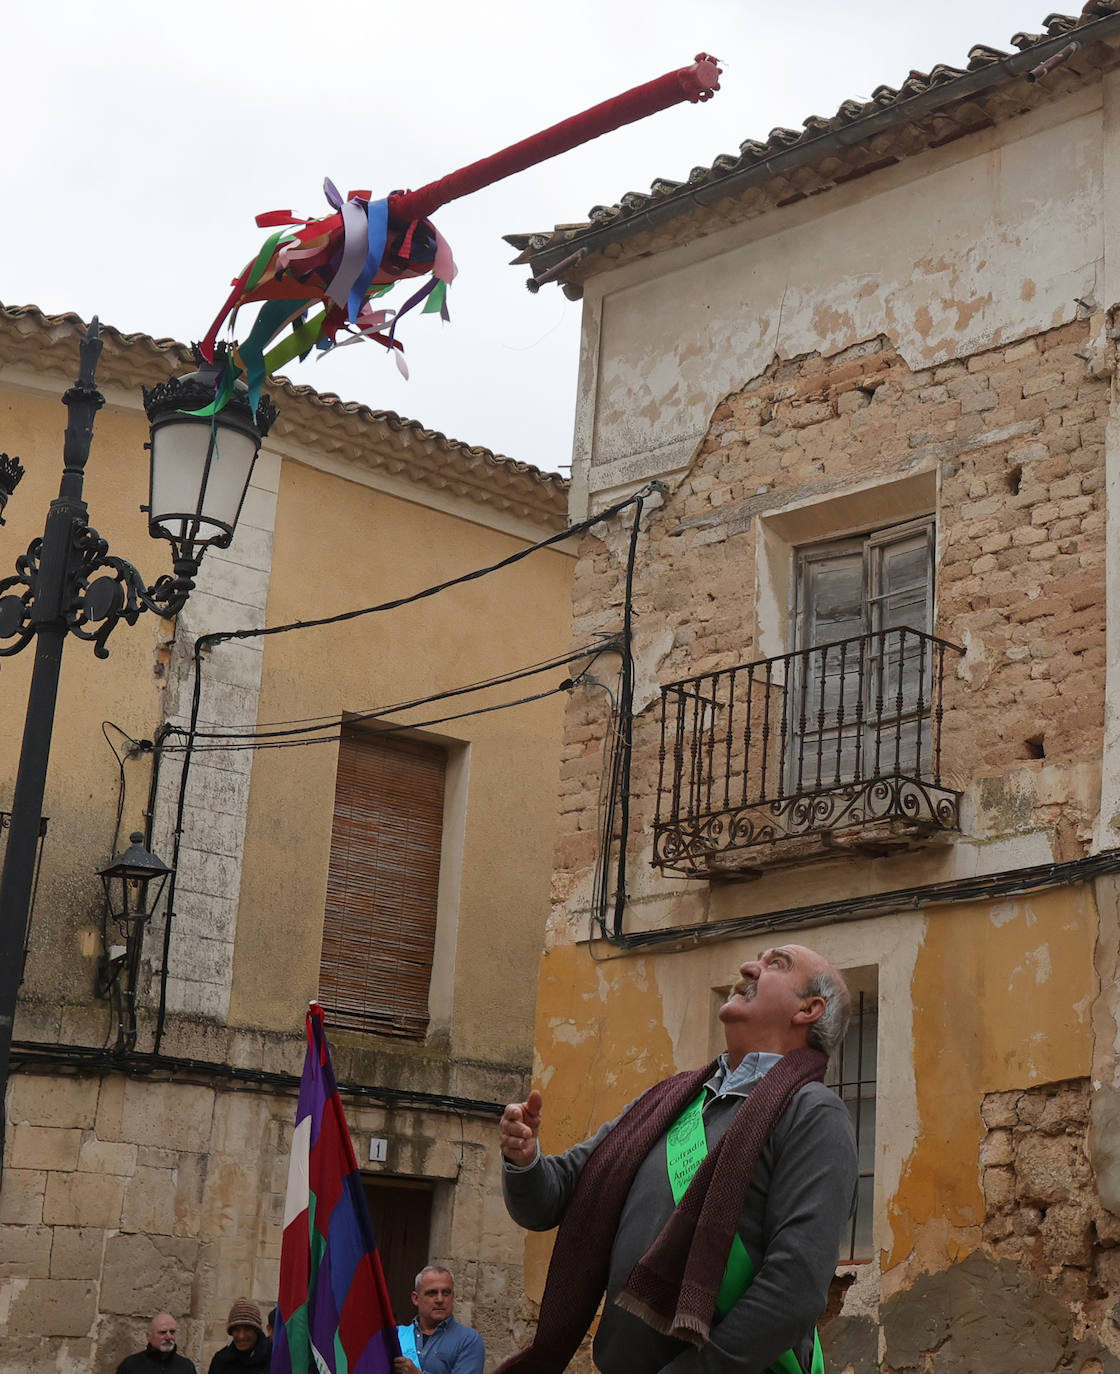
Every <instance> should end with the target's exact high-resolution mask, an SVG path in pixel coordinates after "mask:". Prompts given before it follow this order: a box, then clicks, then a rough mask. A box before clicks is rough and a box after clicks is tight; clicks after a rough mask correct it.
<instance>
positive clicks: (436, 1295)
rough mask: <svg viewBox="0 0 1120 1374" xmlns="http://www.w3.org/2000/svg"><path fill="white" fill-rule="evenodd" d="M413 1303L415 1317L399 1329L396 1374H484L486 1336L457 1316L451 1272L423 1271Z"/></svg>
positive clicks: (419, 1277) (417, 1282) (436, 1268)
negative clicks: (455, 1315)
mask: <svg viewBox="0 0 1120 1374" xmlns="http://www.w3.org/2000/svg"><path fill="white" fill-rule="evenodd" d="M412 1304H413V1306H414V1307H415V1308H416V1316H415V1318H414V1319H413V1321H411V1322H410V1323H409V1325H408V1326H399V1327H398V1328H397V1335H398V1337H399V1338H400V1343H401V1351H402V1354H401V1356H400V1358H399V1359H396V1360H394V1361H393V1374H482V1365H483V1362H484V1360H485V1358H486V1352H485V1350H484V1349H483V1345H482V1337H481V1336H480V1335H479V1334H478V1332H477V1331H475V1330H473V1329H472V1328H471V1327H469V1326H463V1324H462V1323H461V1322H457V1321H456V1320H455V1318H454V1316H453V1313H454V1310H455V1280H454V1278H453V1277H452V1275H451V1271H450V1270H449V1269H441V1268H438V1267H437V1266H433V1265H429V1266H428V1267H427V1268H426V1269H421V1270H420V1272H419V1274H417V1275H416V1287H415V1289H414V1290H413V1294H412Z"/></svg>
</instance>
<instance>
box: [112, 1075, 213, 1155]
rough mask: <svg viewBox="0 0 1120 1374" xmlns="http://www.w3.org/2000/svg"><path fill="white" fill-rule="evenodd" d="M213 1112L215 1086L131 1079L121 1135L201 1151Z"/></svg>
mask: <svg viewBox="0 0 1120 1374" xmlns="http://www.w3.org/2000/svg"><path fill="white" fill-rule="evenodd" d="M213 1115H214V1089H213V1088H203V1087H197V1086H195V1085H194V1084H189V1083H146V1082H142V1081H140V1080H136V1079H131V1078H130V1079H126V1080H125V1083H124V1096H123V1101H122V1104H121V1136H120V1138H121V1139H124V1140H131V1141H135V1142H136V1144H137V1145H158V1146H160V1147H161V1148H163V1149H171V1150H192V1151H194V1152H195V1153H200V1152H202V1151H204V1150H206V1149H207V1148H208V1146H209V1144H210V1130H211V1122H212V1118H213ZM98 1134H99V1135H100V1134H101V1132H100V1131H98Z"/></svg>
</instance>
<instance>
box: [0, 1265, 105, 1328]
mask: <svg viewBox="0 0 1120 1374" xmlns="http://www.w3.org/2000/svg"><path fill="white" fill-rule="evenodd" d="M96 1315H97V1285H96V1284H95V1283H92V1282H89V1281H88V1280H83V1279H29V1280H28V1281H27V1283H26V1285H25V1286H23V1287H22V1288H21V1289H20V1291H19V1292H18V1293H17V1294H16V1295H15V1296H14V1297H13V1299H12V1305H11V1308H10V1309H9V1311H8V1322H7V1330H8V1332H9V1333H10V1334H11V1335H13V1336H40V1337H47V1338H51V1337H57V1336H86V1335H88V1334H89V1333H90V1331H91V1330H92V1328H93V1321H94V1317H95V1316H96Z"/></svg>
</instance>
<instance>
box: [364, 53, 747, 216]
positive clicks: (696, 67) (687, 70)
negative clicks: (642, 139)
mask: <svg viewBox="0 0 1120 1374" xmlns="http://www.w3.org/2000/svg"><path fill="white" fill-rule="evenodd" d="M720 75H721V70H720V68H719V67H718V66H717V65H716V61H715V59H714V58H712V57H709V56H708V54H707V53H698V54H697V56H696V61H695V62H694V63H693V64H692V66H691V67H681V68H680V69H679V70H677V71H675V72H666V73H665V75H664V76H659V77H658V78H657V80H656V81H647V82H646V83H645V85H644V86H635V87H634V89H633V90H630V91H626V92H624V94H622V95H616V96H615V97H614V98H613V99H612V100H604V101H603V103H602V104H601V105H594V106H592V108H591V109H590V110H584V112H583V113H582V114H578V115H575V116H573V118H571V119H565V120H562V121H561V123H559V124H554V125H553V126H552V128H551V129H544V130H543V131H542V132H541V133H539V134H533V135H532V136H531V137H530V138H523V139H522V140H521V142H520V143H514V144H512V145H511V146H510V147H508V148H503V149H502V151H501V152H500V153H494V154H493V155H492V156H491V157H484V158H482V159H481V160H480V161H478V162H472V163H471V164H470V166H469V167H463V168H461V169H460V170H459V171H457V172H452V173H451V175H450V176H445V177H441V178H440V180H439V181H432V182H429V183H428V185H427V186H421V187H420V189H419V190H417V191H403V192H395V193H394V194H393V195H391V196H390V197H389V217H390V219H391V220H392V221H393V223H395V224H408V223H410V222H411V221H412V220H418V219H427V218H428V217H429V216H430V215H432V214H433V213H434V212H435V211H436V210H438V209H439V207H440V206H441V205H446V204H447V203H448V202H449V201H452V200H458V199H459V198H460V197H461V196H467V195H470V194H471V192H472V191H480V190H482V188H483V187H484V186H490V185H492V184H493V183H494V182H495V181H502V180H503V179H504V178H505V177H510V176H513V175H514V173H515V172H523V171H524V170H525V168H526V167H532V166H535V165H536V164H537V163H539V162H547V161H548V159H549V158H550V157H556V156H557V155H558V154H560V153H566V152H568V150H569V149H571V148H576V147H578V146H579V145H580V144H581V143H588V142H590V140H591V139H593V138H598V137H599V135H600V134H606V133H610V131H611V130H612V129H620V128H621V127H622V126H623V125H624V124H633V123H634V122H635V121H636V120H639V119H644V118H645V117H646V115H651V114H656V113H657V111H658V110H667V109H668V108H669V107H670V106H671V105H679V104H680V103H681V101H684V100H690V101H692V103H693V104H695V103H696V102H697V101H702V100H710V99H711V98H712V96H713V95H714V94H715V93H716V91H718V90H719V78H720Z"/></svg>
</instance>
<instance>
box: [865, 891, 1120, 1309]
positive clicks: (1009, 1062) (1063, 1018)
mask: <svg viewBox="0 0 1120 1374" xmlns="http://www.w3.org/2000/svg"><path fill="white" fill-rule="evenodd" d="M1096 934H1097V923H1096V910H1095V906H1094V904H1093V901H1092V895H1091V893H1090V891H1089V889H1088V888H1087V887H1084V886H1082V887H1076V888H1068V889H1062V890H1060V891H1057V892H1043V893H1039V894H1036V895H1034V896H1033V897H1031V898H1029V899H1027V898H1019V899H1015V900H1008V901H1003V902H998V903H993V904H991V905H987V904H980V903H976V904H972V905H970V906H965V907H959V908H951V907H950V908H939V909H935V910H933V911H930V912H929V913H927V919H926V930H925V938H924V940H923V942H922V947H921V950H920V952H919V954H918V958H917V960H916V963H915V966H914V972H913V979H912V982H911V983H910V985H909V987H905V988H899V989H897V995H899V996H902V997H904V998H906V999H907V1000H908V1001H909V1002H910V1004H911V1006H912V1008H913V1030H912V1042H911V1044H910V1045H907V1044H906V1043H905V1042H903V1044H902V1046H900V1047H899V1049H898V1051H897V1052H898V1053H903V1054H910V1053H912V1054H913V1072H914V1081H915V1084H916V1088H917V1108H918V1129H917V1133H916V1135H915V1138H914V1141H913V1144H912V1147H911V1149H910V1150H909V1152H908V1153H907V1154H906V1157H905V1164H904V1165H903V1167H902V1171H901V1175H900V1177H899V1180H898V1183H897V1186H896V1188H895V1189H894V1190H892V1191H893V1196H892V1197H891V1200H890V1203H889V1213H888V1216H889V1224H890V1236H889V1239H886V1240H885V1243H884V1245H883V1252H884V1253H883V1289H884V1294H885V1295H889V1294H890V1293H891V1292H893V1291H895V1290H896V1289H897V1288H899V1287H901V1286H906V1285H908V1284H910V1283H912V1282H913V1279H914V1277H915V1276H916V1274H917V1273H920V1272H923V1271H924V1272H929V1271H936V1270H938V1269H942V1268H944V1267H945V1266H946V1265H947V1264H948V1263H952V1262H955V1261H957V1260H959V1259H961V1258H963V1257H964V1256H965V1255H966V1254H967V1253H968V1252H969V1251H970V1250H972V1249H974V1248H976V1246H977V1245H978V1244H979V1243H980V1240H981V1228H982V1226H983V1222H984V1215H985V1211H984V1201H983V1195H982V1192H981V1179H980V1157H979V1147H980V1141H981V1139H982V1137H983V1134H984V1122H983V1119H982V1114H981V1107H982V1104H983V1101H984V1097H985V1095H986V1094H988V1093H993V1092H997V1093H998V1092H1010V1091H1013V1090H1025V1089H1029V1088H1031V1087H1033V1086H1034V1085H1036V1084H1042V1083H1051V1082H1057V1081H1060V1080H1064V1079H1072V1078H1078V1077H1081V1076H1084V1075H1086V1074H1087V1073H1088V1072H1089V1066H1090V1063H1091V1059H1092V1034H1091V1024H1090V1013H1091V1009H1092V1004H1093V1000H1094V997H1095V995H1096V988H1097V980H1096V975H1095V972H1094V969H1093V949H1094V944H1095V941H1096ZM883 1048H884V1051H885V1052H886V1053H887V1054H888V1055H889V1053H890V1049H889V1047H888V1046H884V1047H883ZM881 1100H882V1101H883V1102H884V1104H886V1102H887V1101H888V1098H887V1095H886V1093H885V1092H884V1093H883V1096H882V1098H881ZM884 1115H885V1116H886V1117H887V1118H888V1119H889V1111H888V1112H886V1113H884Z"/></svg>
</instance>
